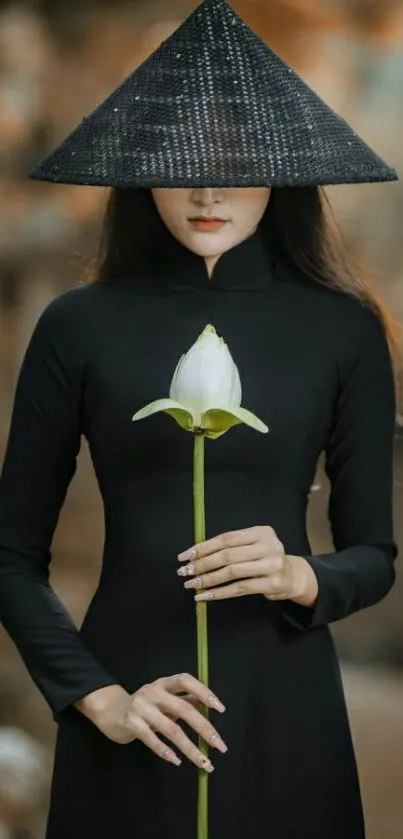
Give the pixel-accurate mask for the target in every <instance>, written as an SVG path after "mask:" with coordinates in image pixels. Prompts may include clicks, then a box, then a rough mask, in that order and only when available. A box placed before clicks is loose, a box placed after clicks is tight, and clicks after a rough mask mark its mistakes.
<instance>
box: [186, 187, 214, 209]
mask: <svg viewBox="0 0 403 839" xmlns="http://www.w3.org/2000/svg"><path fill="white" fill-rule="evenodd" d="M192 200H193V201H194V202H195V204H203V206H208V205H209V204H215V203H216V202H217V201H219V200H220V199H219V190H218V189H214V188H211V187H203V188H200V189H194V190H193V195H192Z"/></svg>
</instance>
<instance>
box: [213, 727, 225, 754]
mask: <svg viewBox="0 0 403 839" xmlns="http://www.w3.org/2000/svg"><path fill="white" fill-rule="evenodd" d="M210 743H211V745H212V746H214V748H215V749H219V751H220V752H223V754H225V753H226V752H227V751H228V746H226V745H225V743H224V740H222V739H221V737H220V736H219V734H217V732H215V733H214V734H213V736H212V738H211V740H210Z"/></svg>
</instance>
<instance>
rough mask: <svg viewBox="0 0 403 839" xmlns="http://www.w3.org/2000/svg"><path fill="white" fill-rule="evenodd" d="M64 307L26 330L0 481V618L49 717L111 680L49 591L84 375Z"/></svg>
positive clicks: (64, 302) (51, 309)
mask: <svg viewBox="0 0 403 839" xmlns="http://www.w3.org/2000/svg"><path fill="white" fill-rule="evenodd" d="M75 293H76V294H77V291H76V292H75ZM72 301H73V302H75V300H74V292H73V293H71V292H68V293H67V294H66V295H62V296H61V297H60V298H58V299H57V300H56V301H54V302H53V303H52V304H50V306H48V308H47V309H46V310H45V312H44V314H43V315H42V317H41V318H40V320H39V322H38V324H37V326H36V329H35V330H34V334H33V336H32V339H31V341H30V344H29V347H28V349H27V352H26V355H25V358H24V361H23V364H22V368H21V372H20V376H19V380H18V384H17V390H16V395H15V402H14V408H13V415H12V421H11V429H10V434H9V439H8V445H7V449H6V455H5V461H4V465H3V472H2V477H1V481H0V619H1V621H2V623H3V624H4V627H5V629H6V631H7V632H8V634H9V635H10V637H11V638H12V640H13V641H14V643H15V644H16V646H17V648H18V650H19V652H20V654H21V656H22V658H23V660H24V662H25V664H26V666H27V668H28V670H29V672H30V674H31V676H32V678H33V680H34V682H35V683H36V685H37V686H38V688H39V690H40V691H41V693H42V694H43V696H44V697H45V699H46V700H47V702H48V704H49V705H50V707H51V709H52V712H53V715H54V717H55V718H57V717H58V715H59V714H60V713H61V712H62V711H63V710H64V709H65V708H66V707H68V706H69V705H71V704H73V703H74V702H75V701H77V700H78V699H80V698H82V697H83V696H85V695H86V694H88V693H91V692H92V691H94V690H96V689H98V688H101V687H103V686H106V685H110V684H115V683H116V680H115V679H113V678H112V676H111V675H110V674H109V673H107V672H106V671H105V670H104V669H103V667H102V666H101V665H100V664H99V663H98V662H97V661H96V660H95V658H94V656H93V655H92V654H91V652H90V651H89V650H88V649H87V648H86V646H85V645H84V643H83V641H82V640H81V638H80V635H79V633H78V631H77V629H76V627H75V626H74V624H73V622H72V620H71V618H70V616H69V615H68V613H67V612H66V610H65V608H64V607H63V605H62V603H61V601H60V600H59V599H58V597H57V596H56V594H55V592H54V591H53V590H52V588H51V586H50V585H49V563H50V559H51V550H50V548H51V542H52V538H53V534H54V530H55V528H56V524H57V521H58V517H59V513H60V509H61V507H62V504H63V502H64V499H65V495H66V492H67V488H68V485H69V483H70V481H71V479H72V477H73V475H74V472H75V469H76V456H77V454H78V451H79V448H80V414H81V389H82V388H81V385H82V377H83V372H82V369H80V365H79V362H78V360H76V356H77V344H79V339H78V336H77V330H76V328H75V326H76V324H75V323H74V319H73V317H72V314H73V315H74V312H72V311H71V308H72V307H71V303H72ZM82 367H83V365H81V368H82Z"/></svg>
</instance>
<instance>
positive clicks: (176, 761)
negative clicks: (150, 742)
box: [164, 749, 182, 766]
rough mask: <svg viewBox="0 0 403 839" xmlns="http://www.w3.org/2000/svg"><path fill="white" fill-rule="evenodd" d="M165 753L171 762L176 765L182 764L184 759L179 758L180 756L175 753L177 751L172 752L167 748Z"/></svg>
mask: <svg viewBox="0 0 403 839" xmlns="http://www.w3.org/2000/svg"><path fill="white" fill-rule="evenodd" d="M164 754H165V757H166V759H167V760H169V761H170V762H171V763H174V764H175V766H181V764H182V761H181V760H180V759H179V758H178V756H177V755H176V754H175V752H171V750H170V749H166V751H165V752H164Z"/></svg>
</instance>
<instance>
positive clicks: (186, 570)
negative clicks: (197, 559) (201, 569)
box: [176, 562, 195, 577]
mask: <svg viewBox="0 0 403 839" xmlns="http://www.w3.org/2000/svg"><path fill="white" fill-rule="evenodd" d="M194 570H195V569H194V565H193V562H190V563H189V565H185V566H181V567H180V568H178V570H177V572H176V573H177V574H178V576H179V577H191V576H192V574H194Z"/></svg>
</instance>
